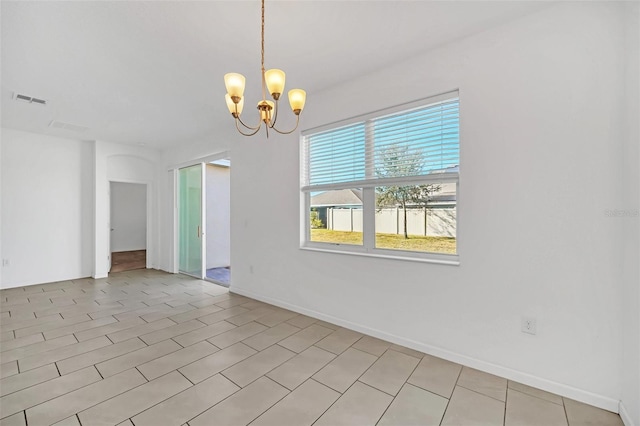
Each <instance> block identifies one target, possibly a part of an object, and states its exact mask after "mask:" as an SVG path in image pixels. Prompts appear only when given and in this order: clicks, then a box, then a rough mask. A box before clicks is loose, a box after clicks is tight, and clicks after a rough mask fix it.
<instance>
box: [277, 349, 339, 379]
mask: <svg viewBox="0 0 640 426" xmlns="http://www.w3.org/2000/svg"><path fill="white" fill-rule="evenodd" d="M335 357H336V356H335V355H334V354H332V353H331V352H327V351H325V350H323V349H320V348H316V347H315V346H311V347H310V348H309V349H307V350H306V351H304V352H301V353H300V354H298V355H296V356H295V357H293V358H291V359H290V360H289V361H287V362H285V363H284V364H282V365H281V366H279V367H277V368H276V369H274V370H272V371H271V372H269V373H268V374H267V376H268V377H270V378H271V379H273V380H275V381H276V382H278V383H280V384H281V385H282V386H284V387H286V388H288V389H291V390H293V389H295V388H297V387H298V386H300V385H301V384H302V383H303V382H304V381H305V380H307V379H308V378H309V377H311V376H313V375H314V374H315V373H316V372H317V371H318V370H320V369H321V368H322V367H324V366H325V365H327V364H328V363H329V362H330V361H331V360H332V359H334V358H335Z"/></svg>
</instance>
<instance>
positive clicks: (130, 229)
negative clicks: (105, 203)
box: [109, 182, 147, 272]
mask: <svg viewBox="0 0 640 426" xmlns="http://www.w3.org/2000/svg"><path fill="white" fill-rule="evenodd" d="M110 194H111V195H110V197H111V202H110V224H111V232H110V239H109V241H110V243H109V245H110V252H111V269H110V271H109V272H122V271H130V270H134V269H144V268H146V267H147V185H145V184H138V183H122V182H110Z"/></svg>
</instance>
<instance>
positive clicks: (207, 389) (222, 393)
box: [133, 374, 240, 426]
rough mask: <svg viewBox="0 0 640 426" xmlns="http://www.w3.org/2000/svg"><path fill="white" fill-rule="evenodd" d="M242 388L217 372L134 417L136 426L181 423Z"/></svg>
mask: <svg viewBox="0 0 640 426" xmlns="http://www.w3.org/2000/svg"><path fill="white" fill-rule="evenodd" d="M239 389H240V388H239V387H238V386H236V385H234V384H233V383H231V382H230V381H229V380H228V379H226V378H225V377H223V376H221V375H220V374H216V375H215V376H213V377H211V378H209V379H207V380H205V381H203V382H200V383H198V384H197V385H195V386H192V387H190V388H189V389H187V390H185V391H183V392H181V393H179V394H177V395H174V396H172V397H171V398H169V399H167V400H165V401H163V402H161V403H160V404H158V405H156V406H153V407H151V408H150V409H148V410H146V411H144V412H142V413H140V414H138V415H137V416H135V417H134V418H133V422H134V423H135V425H136V426H144V425H149V426H156V425H160V424H172V425H180V424H183V423H186V422H187V421H189V420H191V419H193V418H194V417H196V416H198V415H200V414H201V413H203V412H204V411H206V410H208V409H209V408H210V407H212V406H214V405H216V404H217V403H218V402H220V401H222V400H223V399H225V398H226V397H228V396H229V395H231V394H233V393H235V392H236V391H238V390H239Z"/></svg>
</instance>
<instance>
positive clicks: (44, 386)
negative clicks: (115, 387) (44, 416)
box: [0, 367, 101, 416]
mask: <svg viewBox="0 0 640 426" xmlns="http://www.w3.org/2000/svg"><path fill="white" fill-rule="evenodd" d="M100 380H101V377H100V374H98V370H96V369H95V368H93V367H88V368H85V369H83V370H80V371H76V372H75V373H72V374H68V375H66V376H61V377H58V378H57V379H53V380H49V381H46V382H44V383H40V384H38V385H35V386H31V387H29V388H26V389H23V390H20V391H18V392H14V393H12V394H9V395H5V396H3V397H2V398H0V407H2V415H3V416H9V415H11V414H15V413H17V412H20V411H24V410H26V409H27V408H31V407H33V406H35V405H38V404H41V403H43V402H45V401H48V400H50V399H53V398H55V397H57V396H60V395H64V394H65V393H69V392H71V391H73V390H76V389H79V388H81V387H84V386H86V385H89V384H91V383H95V382H98V381H100Z"/></svg>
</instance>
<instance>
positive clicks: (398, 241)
mask: <svg viewBox="0 0 640 426" xmlns="http://www.w3.org/2000/svg"><path fill="white" fill-rule="evenodd" d="M311 241H317V242H322V243H334V244H358V245H361V244H362V232H346V231H330V230H328V229H312V230H311ZM376 247H377V248H384V249H396V250H409V251H428V252H432V253H449V254H455V253H456V239H455V238H451V237H422V236H419V235H409V238H408V239H405V238H404V235H396V234H376Z"/></svg>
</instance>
